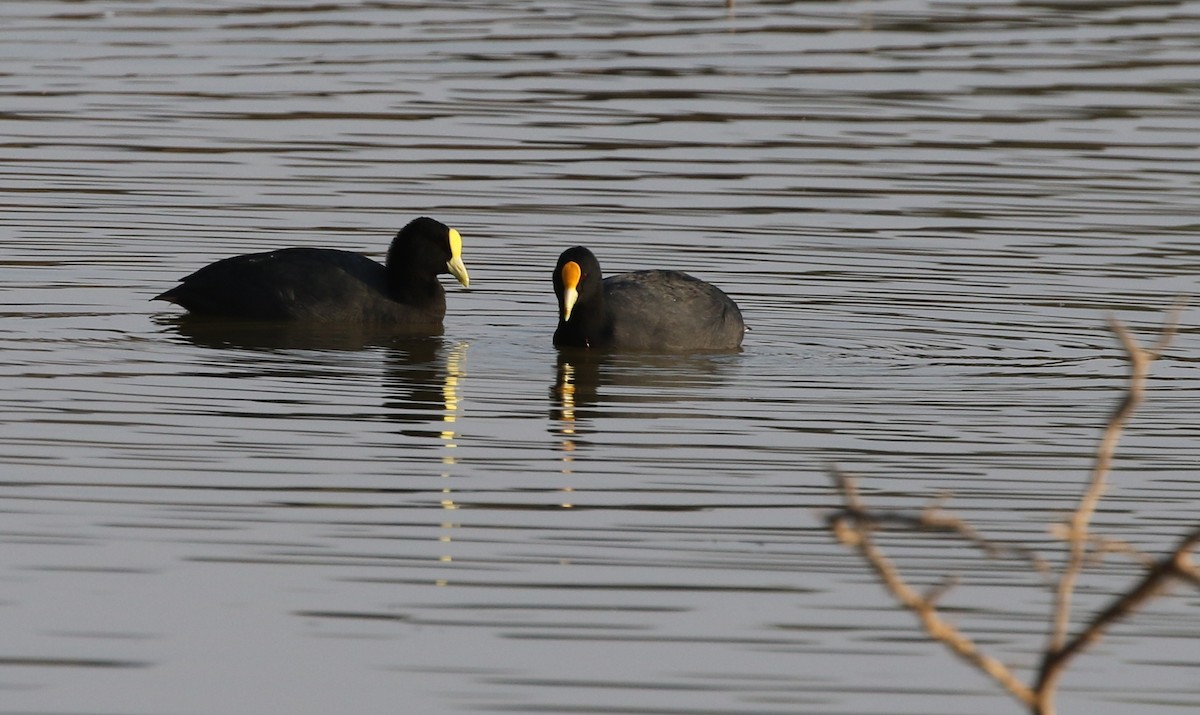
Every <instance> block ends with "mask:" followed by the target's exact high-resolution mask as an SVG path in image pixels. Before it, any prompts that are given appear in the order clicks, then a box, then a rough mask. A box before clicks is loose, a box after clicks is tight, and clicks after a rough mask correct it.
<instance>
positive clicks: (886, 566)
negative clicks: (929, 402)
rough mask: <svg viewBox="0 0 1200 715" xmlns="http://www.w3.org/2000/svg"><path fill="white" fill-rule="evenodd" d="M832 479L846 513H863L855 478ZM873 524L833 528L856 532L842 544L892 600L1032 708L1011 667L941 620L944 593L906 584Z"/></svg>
mask: <svg viewBox="0 0 1200 715" xmlns="http://www.w3.org/2000/svg"><path fill="white" fill-rule="evenodd" d="M833 477H834V480H835V481H836V482H837V484H838V486H839V488H840V491H841V493H842V496H843V498H844V499H845V502H846V507H847V511H854V512H860V513H861V512H862V511H863V509H862V503H861V500H860V499H859V497H858V488H857V486H856V484H855V481H854V478H853V477H851V476H849V475H848V474H845V473H843V472H841V471H838V470H834V472H833ZM870 524H871V522H869V521H855V523H854V526H853V527H850V526H849V525H848V524H847V523H846V522H845V520H841V523H840V524H835V525H834V533H835V534H838V535H839V538H841V534H842V533H843V532H846V531H850V532H853V538H852V539H851V540H850V541H846V540H843V543H845V544H846V545H848V546H852V547H853V548H856V549H858V552H859V553H860V554H862V556H863V558H864V559H865V560H866V561H867V563H868V564H869V565H870V566H871V568H872V569H874V570H875V574H876V576H878V577H879V580H880V582H881V583H882V584H883V586H884V588H886V589H887V590H888V592H889V593H891V594H892V597H893V598H895V599H896V600H897V601H899V602H900V603H901V604H902V605H904V606H905V607H907V608H908V609H909V610H910V611H912V612H913V615H915V616H916V617H917V619H918V620H919V621H920V622H921V625H922V626H924V628H925V632H926V633H927V634H928V635H929V637H930V638H932V639H933V640H935V641H939V642H941V643H943V644H944V645H945V646H946V647H947V648H949V649H950V651H951V652H953V653H954V654H955V655H957V656H958V657H960V658H962V659H963V660H966V661H967V662H968V663H970V664H972V665H974V666H975V667H976V668H978V669H979V670H981V671H983V672H984V673H985V674H987V675H988V676H989V677H991V678H992V679H993V680H995V681H996V682H997V683H999V684H1000V686H1001V687H1003V688H1004V689H1005V690H1007V691H1008V692H1010V693H1012V695H1013V696H1014V697H1016V698H1017V699H1018V700H1020V701H1021V702H1022V703H1025V704H1026V705H1032V704H1033V702H1034V694H1033V691H1031V690H1030V689H1029V687H1028V686H1026V685H1025V684H1024V683H1022V682H1021V681H1020V680H1019V679H1018V678H1017V676H1016V675H1014V674H1013V672H1012V671H1011V670H1009V668H1008V666H1006V665H1005V664H1004V663H1003V662H1001V661H999V660H997V659H995V658H993V657H991V656H989V655H987V654H986V653H983V652H982V651H980V650H979V648H978V647H977V646H976V645H975V642H974V641H972V640H971V639H970V638H968V637H967V636H965V635H963V633H962V632H961V631H959V630H958V629H957V628H955V627H954V626H953V625H952V624H950V623H948V622H947V621H945V620H943V619H942V617H941V615H940V614H939V613H938V610H937V606H936V600H937V598H938V597H939V596H941V595H942V593H941V590H938V589H935V590H934V591H933V592H932V593H931V594H930V597H922V596H921V595H920V594H919V593H917V592H916V591H915V590H913V588H912V587H911V586H909V585H908V584H907V583H905V581H904V579H903V578H901V576H900V572H899V571H898V570H897V569H896V567H895V565H894V564H892V562H891V560H890V559H888V558H887V557H886V556H885V555H884V554H883V552H882V551H881V550H880V549H879V548H878V547H877V546H875V542H874V541H873V540H872V539H871V530H870Z"/></svg>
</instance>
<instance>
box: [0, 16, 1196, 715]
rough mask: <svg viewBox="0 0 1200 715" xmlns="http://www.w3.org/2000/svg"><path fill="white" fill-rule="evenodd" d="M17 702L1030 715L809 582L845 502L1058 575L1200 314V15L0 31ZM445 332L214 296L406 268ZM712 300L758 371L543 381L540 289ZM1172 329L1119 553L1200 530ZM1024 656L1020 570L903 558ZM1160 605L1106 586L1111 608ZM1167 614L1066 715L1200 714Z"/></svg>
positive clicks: (43, 705) (906, 627)
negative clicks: (365, 329)
mask: <svg viewBox="0 0 1200 715" xmlns="http://www.w3.org/2000/svg"><path fill="white" fill-rule="evenodd" d="M0 19H2V20H3V22H0V99H2V105H0V107H2V108H0V127H2V128H3V133H2V134H0V152H2V157H3V160H2V161H0V195H2V196H3V200H4V210H3V211H2V212H0V247H2V252H0V298H2V300H3V304H2V307H0V375H2V378H3V379H2V384H3V386H4V389H3V391H2V392H0V469H2V470H3V476H2V477H0V516H2V522H0V523H2V525H0V544H2V548H0V630H2V631H3V632H4V633H5V638H4V644H3V645H0V703H3V704H2V705H0V710H2V711H3V712H5V713H9V712H11V713H18V712H19V713H34V712H36V713H51V712H53V713H84V712H87V713H117V712H119V713H172V714H173V713H180V714H183V713H198V712H246V713H254V712H293V713H328V712H335V711H338V712H340V711H345V710H352V711H354V712H358V713H385V712H387V713H391V712H397V711H401V712H424V713H435V712H495V711H500V712H522V713H530V712H562V713H567V712H571V713H656V714H661V713H689V714H692V713H710V712H711V713H794V712H813V713H889V714H891V713H963V712H977V713H993V712H994V713H1002V712H1017V708H1016V707H1015V706H1014V705H1012V704H1011V703H1009V702H1007V701H1006V700H1005V699H1004V697H1003V696H1001V695H1000V694H998V693H996V692H995V690H994V689H993V688H992V686H991V685H990V684H989V683H988V682H986V681H985V680H984V679H983V678H982V677H980V676H979V675H977V674H976V673H974V672H972V671H971V670H969V669H968V668H967V667H966V666H963V665H960V664H958V663H956V662H953V660H952V659H951V657H950V656H948V655H946V654H944V653H943V652H942V651H941V650H939V649H938V648H937V647H935V646H933V645H930V644H928V643H926V642H925V641H924V640H923V639H922V638H920V637H919V636H918V634H917V633H916V631H915V628H914V622H913V621H912V619H911V617H910V616H909V615H907V614H905V613H902V612H900V611H898V610H896V608H895V607H894V606H893V604H891V603H890V602H889V601H888V599H887V598H886V597H885V595H884V594H883V592H882V591H881V589H880V588H879V587H878V585H876V584H875V583H874V582H873V581H872V578H871V577H870V576H869V575H868V574H867V573H866V571H865V569H864V568H863V566H862V564H860V563H859V562H858V561H857V560H856V558H855V557H854V556H853V554H851V553H848V552H846V551H845V550H843V549H841V548H840V547H838V546H836V545H834V544H832V543H831V539H830V538H829V536H828V535H827V534H826V533H825V531H824V530H823V528H822V522H821V518H820V517H821V514H822V512H823V510H825V509H827V508H829V507H831V506H833V505H834V504H835V503H836V500H835V498H834V496H833V495H832V494H831V492H830V483H829V480H828V478H827V476H826V474H825V470H826V468H827V467H828V466H829V465H830V464H834V463H836V464H840V465H842V466H843V467H845V468H847V469H850V470H853V471H855V472H857V473H860V474H861V475H862V476H863V480H864V483H863V486H864V490H865V492H866V494H867V496H868V497H870V498H871V499H872V500H873V501H874V502H875V503H878V504H880V505H886V506H918V505H920V504H923V503H924V501H925V500H926V499H928V498H929V497H931V496H933V495H935V494H938V493H940V492H943V491H946V490H952V491H953V492H954V493H955V495H956V496H955V499H954V501H953V502H952V505H953V506H954V507H956V508H957V509H958V510H960V511H961V512H962V513H964V514H966V515H968V516H969V517H971V518H972V519H973V520H974V521H975V522H976V523H977V524H978V525H979V526H980V527H981V528H983V529H984V530H985V531H986V532H988V533H990V534H993V535H996V536H998V537H1000V538H1019V539H1023V540H1029V541H1031V542H1034V543H1035V544H1038V545H1040V546H1042V547H1044V548H1045V549H1047V550H1048V552H1049V553H1054V551H1053V549H1054V548H1055V546H1054V544H1053V542H1051V541H1049V540H1048V538H1047V537H1046V535H1045V534H1046V528H1045V527H1046V524H1047V523H1048V522H1049V521H1052V520H1053V519H1055V518H1056V517H1058V516H1060V515H1061V513H1062V510H1064V509H1065V508H1068V507H1069V506H1070V504H1071V503H1072V499H1073V498H1074V496H1075V495H1076V494H1077V492H1078V489H1079V485H1080V482H1081V480H1082V478H1083V476H1084V474H1085V472H1086V469H1087V467H1088V464H1089V453H1090V450H1091V449H1092V447H1093V444H1094V440H1095V438H1096V436H1097V434H1098V429H1099V425H1100V423H1101V422H1102V421H1103V419H1104V416H1105V414H1106V412H1107V410H1108V409H1109V406H1110V405H1111V404H1112V403H1113V402H1114V400H1115V399H1116V397H1117V395H1118V393H1119V390H1120V388H1121V386H1122V384H1123V383H1122V380H1123V375H1124V371H1125V368H1124V366H1123V364H1122V361H1121V359H1120V352H1119V349H1118V348H1117V346H1116V344H1115V343H1114V341H1113V339H1112V337H1111V336H1110V335H1109V334H1107V332H1106V330H1105V327H1104V316H1105V314H1106V313H1108V312H1109V311H1116V312H1117V313H1118V314H1119V315H1120V316H1121V317H1122V318H1123V319H1125V320H1126V321H1127V322H1128V323H1129V324H1130V325H1131V326H1132V327H1134V328H1135V329H1136V330H1137V331H1139V333H1140V334H1142V335H1147V334H1148V333H1149V331H1150V330H1151V329H1152V328H1153V326H1155V325H1157V323H1158V321H1159V319H1160V316H1161V312H1162V311H1163V310H1164V309H1165V308H1166V307H1167V306H1168V305H1169V304H1170V303H1171V302H1172V300H1173V299H1174V297H1175V296H1176V295H1178V294H1181V293H1191V292H1194V291H1195V286H1196V281H1195V274H1196V272H1197V267H1198V266H1200V251H1198V249H1197V242H1196V237H1197V226H1198V222H1197V218H1196V217H1197V212H1196V206H1197V201H1196V195H1197V194H1196V188H1197V186H1198V179H1200V173H1198V170H1197V166H1200V161H1198V160H1200V150H1198V148H1197V140H1196V137H1197V136H1198V131H1200V101H1197V97H1198V96H1200V94H1198V93H1197V90H1200V83H1198V82H1197V80H1196V70H1197V65H1200V3H1197V2H1163V3H1152V4H1134V3H1123V2H1104V3H1074V2H1072V3H1057V2H1026V3H1017V2H1004V1H1001V2H990V3H958V2H945V3H923V2H915V1H913V0H895V1H882V2H794V3H789V2H770V3H766V2H763V3H759V2H736V3H734V4H733V6H732V7H731V8H726V7H725V6H724V4H723V3H721V2H719V1H718V2H707V3H700V2H689V3H682V2H674V3H672V2H646V3H619V2H555V1H554V0H550V1H549V2H540V3H525V2H514V3H472V2H456V3H429V4H426V3H416V2H395V3H362V4H357V3H346V4H321V5H313V6H306V5H301V4H290V5H279V4H269V3H261V4H257V5H256V4H251V3H231V2H226V3H186V2H179V1H176V0H172V1H170V2H156V3H145V2H132V1H130V2H56V1H50V0H48V1H45V2H6V3H4V5H3V7H2V8H0ZM423 214H428V215H432V216H435V217H437V218H439V219H441V220H444V221H446V222H447V223H449V224H451V225H453V226H455V227H456V228H458V229H459V230H460V231H461V232H462V233H463V236H464V239H465V249H464V257H465V260H466V263H467V265H468V267H469V268H470V270H471V276H472V288H471V289H470V290H461V289H458V288H457V287H453V288H448V293H449V296H448V300H449V306H450V308H449V314H448V316H447V319H446V327H445V334H444V335H442V336H440V337H436V338H430V339H421V340H409V341H396V340H390V339H381V338H379V337H378V336H370V335H360V334H354V333H349V332H338V333H334V334H326V335H322V336H320V339H316V340H314V339H313V336H312V335H306V334H295V333H294V332H289V331H280V332H278V333H268V334H264V333H262V332H257V331H256V332H253V333H237V332H234V333H230V332H228V331H223V332H221V333H217V334H213V333H203V332H200V333H197V332H196V331H194V330H192V329H189V328H188V327H187V325H186V324H180V323H179V322H178V321H177V320H176V319H175V317H176V315H177V311H175V310H174V309H172V308H169V307H166V306H163V305H161V304H158V303H153V304H152V303H149V302H148V299H149V298H150V297H151V296H153V295H155V294H157V293H159V292H161V291H162V290H164V289H165V288H166V287H167V286H169V285H171V283H172V282H173V281H174V280H175V279H177V278H178V277H180V276H182V275H184V274H186V273H188V272H190V271H192V270H194V269H195V268H197V267H198V266H200V265H203V264H204V263H206V262H209V261H212V260H215V259H217V258H219V257H223V256H226V255H231V254H234V253H239V252H248V251H253V250H263V249H269V248H276V247H281V246H287V245H311V246H327V247H333V248H342V249H347V250H357V251H362V252H365V253H367V254H369V255H371V256H373V257H376V258H382V255H383V252H384V250H385V248H386V245H387V243H388V241H389V239H390V237H391V235H392V233H394V231H395V230H396V229H397V228H398V227H399V226H400V225H402V224H403V223H405V222H406V221H407V220H408V219H410V218H412V217H414V216H416V215H423ZM577 243H583V244H587V245H589V246H591V247H592V248H593V249H594V250H595V251H596V253H597V254H598V255H599V257H600V259H601V261H602V263H603V265H604V266H605V268H606V270H608V271H610V272H617V271H621V270H626V269H630V268H643V267H675V268H679V269H682V270H686V271H688V272H691V273H693V274H695V275H698V276H701V277H703V278H706V279H708V280H711V281H713V282H715V283H718V284H719V285H721V286H722V287H723V288H724V289H725V290H726V291H727V292H728V293H730V294H731V295H732V296H733V297H734V298H735V299H736V300H737V301H738V302H739V304H740V305H741V306H742V309H743V312H744V313H745V315H746V317H747V321H748V322H749V323H750V324H751V325H752V327H753V331H752V332H751V333H750V334H749V335H748V337H747V340H746V343H745V346H744V350H743V351H742V352H741V353H739V354H736V355H721V356H705V357H682V358H674V359H667V358H632V357H621V358H611V359H608V360H597V361H594V362H588V361H584V362H581V361H579V360H572V359H563V358H560V357H559V356H558V355H556V353H555V351H554V350H553V349H552V347H551V345H550V335H551V333H552V332H553V327H554V312H555V309H554V302H553V296H552V294H551V291H550V285H549V270H550V268H551V267H552V266H553V264H554V260H555V258H556V256H557V255H558V253H559V252H560V251H561V250H562V249H563V248H565V247H567V246H569V245H574V244H577ZM1194 324H1195V319H1194V313H1189V314H1187V315H1186V316H1185V320H1184V328H1183V331H1182V333H1181V335H1180V336H1179V338H1178V340H1177V342H1176V345H1175V346H1174V347H1173V348H1172V349H1171V351H1170V353H1169V355H1168V356H1167V357H1166V358H1165V359H1164V360H1163V361H1162V362H1161V363H1159V364H1157V365H1156V366H1155V370H1154V378H1153V382H1152V384H1151V391H1150V394H1149V400H1148V403H1147V405H1146V407H1145V408H1144V410H1143V411H1142V412H1141V413H1139V415H1138V417H1137V419H1136V420H1135V422H1134V424H1132V425H1131V427H1130V429H1129V431H1128V433H1127V435H1126V438H1125V441H1124V443H1123V445H1122V448H1121V451H1120V455H1119V459H1118V461H1117V464H1116V472H1115V473H1114V486H1113V489H1112V491H1111V494H1110V496H1109V498H1108V500H1107V501H1106V508H1105V509H1104V510H1103V511H1102V512H1101V513H1100V514H1099V515H1098V517H1097V521H1098V524H1099V525H1100V526H1101V527H1102V528H1103V530H1104V531H1105V532H1106V533H1110V534H1114V535H1117V536H1120V537H1121V538H1125V539H1128V540H1129V541H1131V542H1134V543H1135V544H1136V545H1138V546H1139V547H1142V548H1144V549H1146V550H1148V551H1152V552H1153V551H1156V550H1161V549H1162V548H1164V547H1165V546H1166V545H1167V544H1170V543H1171V542H1172V541H1173V540H1174V537H1175V535H1176V534H1178V533H1180V532H1182V531H1183V530H1184V529H1186V528H1189V527H1191V526H1192V525H1194V520H1195V513H1196V510H1197V507H1198V505H1200V489H1197V487H1196V486H1194V484H1193V482H1194V477H1195V474H1196V467H1197V466H1198V464H1200V447H1198V446H1197V441H1196V433H1197V430H1196V427H1195V414H1196V410H1197V407H1198V405H1197V394H1198V393H1197V390H1198V388H1200V383H1198V381H1197V378H1196V376H1195V375H1194V372H1195V367H1196V366H1195V363H1196V359H1195V357H1194V356H1195V355H1197V354H1198V350H1197V348H1198V344H1197V342H1198V341H1197V334H1196V331H1195V329H1194V328H1193V327H1192V326H1193V325H1194ZM888 544H889V546H890V547H891V549H892V550H893V553H895V554H897V555H899V556H900V557H901V562H902V564H903V565H904V566H905V568H906V569H907V571H908V572H909V573H911V574H912V575H913V577H914V579H917V580H923V581H924V582H925V583H933V582H936V581H937V580H939V579H940V578H941V576H942V575H943V574H944V573H946V572H947V571H958V572H961V573H962V574H963V576H964V579H963V585H962V586H961V587H960V588H959V589H958V590H956V591H955V592H953V593H952V594H951V595H950V596H948V597H947V601H946V605H947V606H948V607H950V608H951V609H952V611H953V615H954V617H955V618H956V620H958V621H959V622H960V623H961V624H962V625H963V626H964V628H966V629H968V630H970V631H971V632H973V633H977V634H980V638H981V640H982V641H983V642H984V643H985V645H986V646H987V647H988V648H990V649H992V650H993V651H994V652H996V653H997V654H998V655H1001V656H1003V657H1005V658H1006V659H1008V660H1010V661H1012V662H1015V663H1017V664H1019V665H1026V666H1027V665H1030V664H1032V663H1033V662H1034V658H1035V655H1036V651H1037V649H1038V648H1039V647H1040V645H1041V642H1042V634H1043V632H1044V626H1043V620H1044V619H1043V617H1044V614H1045V612H1046V609H1047V600H1048V596H1047V594H1046V592H1045V591H1044V590H1038V589H1037V584H1038V583H1039V582H1038V581H1037V579H1035V578H1033V577H1031V576H1028V575H1026V574H1024V573H1023V572H1022V569H1021V568H1020V567H1019V566H1017V565H1012V564H1006V563H986V562H979V561H977V560H975V555H974V554H973V553H971V552H969V551H967V550H965V549H960V548H958V547H956V546H948V545H947V544H945V543H942V542H936V541H929V540H925V539H915V538H897V539H895V540H889V542H888ZM1133 573H1134V569H1133V568H1132V567H1131V566H1129V565H1127V564H1126V563H1125V562H1122V561H1120V560H1119V559H1115V560H1113V563H1110V564H1108V565H1107V566H1105V567H1104V568H1103V569H1101V570H1098V571H1096V572H1095V573H1094V575H1093V576H1092V577H1091V578H1089V579H1086V580H1085V583H1084V588H1083V591H1082V593H1081V594H1080V601H1081V603H1082V605H1083V606H1085V607H1087V606H1094V605H1095V604H1098V603H1102V602H1104V601H1105V600H1106V598H1107V597H1108V594H1111V593H1113V592H1115V591H1116V590H1117V589H1119V588H1120V587H1121V586H1122V584H1124V583H1125V582H1126V580H1127V579H1129V578H1130V577H1131V576H1132V575H1133ZM1197 607H1200V599H1198V598H1197V596H1196V594H1195V593H1194V592H1192V591H1187V590H1183V589H1181V590H1179V592H1178V593H1177V594H1176V595H1175V596H1173V597H1171V598H1168V599H1164V600H1161V601H1158V602H1156V603H1155V605H1154V606H1153V607H1152V608H1151V609H1150V610H1149V611H1147V612H1146V613H1143V614H1140V615H1139V616H1137V617H1136V618H1134V619H1133V620H1131V621H1130V622H1128V623H1126V624H1123V625H1121V626H1120V627H1119V628H1118V629H1117V630H1116V631H1115V632H1114V633H1113V634H1112V635H1111V636H1110V637H1109V638H1108V639H1107V640H1105V641H1104V642H1103V643H1102V644H1101V645H1100V646H1099V647H1098V648H1097V649H1096V650H1095V652H1093V653H1091V654H1089V655H1087V656H1085V657H1084V658H1082V659H1081V660H1079V661H1078V662H1077V663H1076V666H1075V667H1074V668H1073V669H1072V671H1071V672H1070V674H1069V675H1068V677H1067V679H1066V680H1065V682H1064V686H1063V687H1064V692H1063V694H1062V697H1061V698H1060V706H1061V710H1062V712H1064V713H1082V712H1087V713H1126V712H1130V711H1131V710H1132V709H1136V711H1137V712H1139V713H1142V712H1145V713H1150V712H1154V713H1160V712H1161V713H1182V712H1193V711H1194V710H1195V709H1196V707H1197V706H1198V705H1200V687H1198V685H1197V683H1198V682H1200V681H1197V678H1196V667H1197V666H1196V664H1197V662H1198V660H1200V651H1198V650H1197V647H1196V645H1195V644H1196V642H1197V640H1196V637H1197V636H1198V635H1200V626H1198V625H1197V624H1200V621H1198V620H1197V618H1196V613H1197V612H1198V611H1197Z"/></svg>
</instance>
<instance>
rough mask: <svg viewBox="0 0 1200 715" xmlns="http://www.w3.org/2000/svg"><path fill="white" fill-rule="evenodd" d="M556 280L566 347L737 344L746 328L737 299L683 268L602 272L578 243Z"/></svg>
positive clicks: (557, 340)
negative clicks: (678, 269)
mask: <svg viewBox="0 0 1200 715" xmlns="http://www.w3.org/2000/svg"><path fill="white" fill-rule="evenodd" d="M553 279H554V293H555V295H556V296H557V297H558V329H557V330H555V331H554V345H555V346H556V347H559V348H596V349H602V350H620V351H643V352H684V351H703V350H733V349H736V348H738V347H739V346H741V344H742V336H743V335H744V334H745V332H746V329H747V328H746V324H745V323H744V322H743V321H742V313H741V311H740V310H739V309H738V306H737V304H736V303H734V302H733V300H732V299H731V298H730V297H729V296H727V295H725V293H724V292H723V291H722V290H721V289H720V288H717V287H716V286H714V285H712V284H711V283H705V282H704V281H702V280H700V279H699V278H693V277H692V276H690V275H688V274H686V273H681V272H679V271H669V270H653V271H632V272H630V273H622V274H619V275H615V276H609V277H608V278H603V277H602V275H601V273H600V262H599V261H597V260H596V256H595V255H593V254H592V252H591V251H589V250H588V249H586V248H584V247H582V246H576V247H575V248H569V249H567V250H566V251H563V254H562V255H561V256H559V258H558V265H556V266H555V268H554V276H553Z"/></svg>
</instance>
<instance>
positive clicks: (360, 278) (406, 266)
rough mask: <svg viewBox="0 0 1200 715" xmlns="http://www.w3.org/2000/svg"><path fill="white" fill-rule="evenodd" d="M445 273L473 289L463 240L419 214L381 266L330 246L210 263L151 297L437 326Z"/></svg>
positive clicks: (259, 315)
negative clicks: (464, 261)
mask: <svg viewBox="0 0 1200 715" xmlns="http://www.w3.org/2000/svg"><path fill="white" fill-rule="evenodd" d="M442 273H449V274H451V275H453V276H454V277H455V278H457V279H458V282H459V283H461V284H462V285H463V286H467V285H469V284H470V278H469V276H468V275H467V268H466V266H464V265H463V262H462V236H461V235H459V233H458V231H456V230H454V229H452V228H450V227H448V226H446V225H445V224H443V223H441V222H440V221H435V220H434V219H431V218H425V217H422V218H418V219H415V220H413V221H411V222H410V223H409V224H408V225H407V226H405V227H404V228H402V229H400V232H399V233H397V234H396V237H395V239H393V240H392V245H391V247H390V248H389V249H388V253H387V262H386V264H380V263H378V262H376V261H373V260H371V259H370V258H367V257H366V256H363V255H361V254H358V253H352V252H350V251H339V250H334V249H329V248H284V249H280V250H277V251H269V252H265V253H250V254H246V255H242V256H233V257H232V258H225V259H222V260H220V261H217V262H216V263H212V264H209V265H207V266H205V267H204V268H201V269H200V270H198V271H196V272H195V273H193V274H191V275H189V276H187V277H186V278H184V279H183V280H182V281H181V282H180V284H179V285H178V286H176V287H174V288H172V289H170V290H168V291H166V292H165V293H162V294H161V295H157V296H155V297H154V298H153V300H165V301H169V302H171V303H175V304H176V305H179V306H182V307H183V308H186V309H187V310H188V311H189V313H190V314H191V315H192V316H200V317H211V318H223V319H234V320H262V321H297V322H310V323H322V324H342V325H346V324H352V325H372V326H379V327H388V328H402V329H412V330H422V329H440V327H441V325H442V318H443V317H444V316H445V314H446V293H445V291H444V290H443V289H442V285H441V283H440V282H439V281H438V275H440V274H442Z"/></svg>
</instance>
